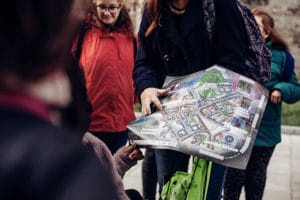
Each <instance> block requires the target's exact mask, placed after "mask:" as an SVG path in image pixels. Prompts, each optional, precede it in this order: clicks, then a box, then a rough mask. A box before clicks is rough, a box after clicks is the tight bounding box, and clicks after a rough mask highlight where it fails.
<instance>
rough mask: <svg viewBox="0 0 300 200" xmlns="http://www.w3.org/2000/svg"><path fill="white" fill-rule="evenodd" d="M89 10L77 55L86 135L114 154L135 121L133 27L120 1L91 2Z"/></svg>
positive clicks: (96, 0)
mask: <svg viewBox="0 0 300 200" xmlns="http://www.w3.org/2000/svg"><path fill="white" fill-rule="evenodd" d="M91 7H92V9H91V13H90V14H89V15H88V17H87V19H86V23H87V24H88V28H87V30H86V31H85V32H84V35H83V37H82V41H81V42H80V43H81V47H80V48H81V51H80V55H79V56H78V58H79V63H80V64H81V66H82V69H83V72H84V76H85V79H86V88H87V95H88V99H89V101H90V103H91V105H92V112H91V123H90V126H89V132H90V133H92V134H93V135H94V136H96V137H97V138H99V139H101V140H102V141H103V142H104V143H105V144H106V145H107V146H108V148H109V149H110V151H111V152H112V153H115V152H116V151H117V150H118V149H119V148H120V147H122V146H124V145H125V144H126V142H127V131H126V125H127V124H128V123H129V122H130V121H132V120H134V119H135V115H134V110H133V105H134V88H133V80H132V71H133V66H134V45H135V42H134V40H135V37H134V32H133V24H132V21H131V19H130V17H129V14H128V11H127V9H126V7H125V5H124V2H123V0H94V1H93V4H92V6H91ZM78 43H79V42H78V40H76V42H74V45H73V47H74V48H73V50H74V51H75V50H76V48H78ZM74 51H73V52H74Z"/></svg>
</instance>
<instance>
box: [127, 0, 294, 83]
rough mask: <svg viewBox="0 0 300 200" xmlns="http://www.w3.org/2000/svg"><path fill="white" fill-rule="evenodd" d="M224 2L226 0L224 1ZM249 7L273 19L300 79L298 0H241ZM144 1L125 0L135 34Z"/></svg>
mask: <svg viewBox="0 0 300 200" xmlns="http://www.w3.org/2000/svg"><path fill="white" fill-rule="evenodd" d="M224 1H226V0H224ZM242 1H243V2H244V3H246V4H247V5H249V7H251V8H253V7H258V6H259V7H264V8H265V9H266V10H267V11H268V12H270V13H271V15H272V16H273V17H274V19H275V26H276V28H277V30H278V31H279V32H280V33H281V34H282V35H283V37H284V38H285V39H286V40H287V42H288V44H289V45H290V49H291V52H292V54H293V56H294V57H295V63H296V71H297V76H298V78H299V79H300V0H242ZM144 3H145V0H127V4H128V5H127V6H128V8H129V12H130V15H131V16H132V19H133V21H134V24H135V30H136V32H137V30H138V26H139V23H140V19H141V13H142V10H143V7H144Z"/></svg>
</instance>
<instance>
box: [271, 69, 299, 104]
mask: <svg viewBox="0 0 300 200" xmlns="http://www.w3.org/2000/svg"><path fill="white" fill-rule="evenodd" d="M274 89H275V90H279V91H280V92H281V99H282V101H284V102H286V103H289V104H291V103H295V102H297V101H298V100H300V84H299V82H298V80H297V77H296V74H295V72H294V73H293V75H292V77H291V80H290V82H279V83H277V84H276V85H275V86H274Z"/></svg>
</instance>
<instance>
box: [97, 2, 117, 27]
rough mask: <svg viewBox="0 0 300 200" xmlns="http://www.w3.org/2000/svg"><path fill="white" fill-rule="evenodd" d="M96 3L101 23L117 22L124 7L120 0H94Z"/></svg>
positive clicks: (110, 24)
mask: <svg viewBox="0 0 300 200" xmlns="http://www.w3.org/2000/svg"><path fill="white" fill-rule="evenodd" d="M94 5H95V6H96V10H97V15H98V17H99V20H100V21H101V23H104V24H106V25H109V26H114V25H115V24H116V22H117V20H118V17H119V15H120V10H121V7H122V4H121V1H120V0H94Z"/></svg>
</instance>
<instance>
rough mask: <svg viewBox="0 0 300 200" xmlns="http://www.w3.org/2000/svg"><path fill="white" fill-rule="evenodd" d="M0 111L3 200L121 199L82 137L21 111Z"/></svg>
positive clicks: (0, 109)
mask: <svg viewBox="0 0 300 200" xmlns="http://www.w3.org/2000/svg"><path fill="white" fill-rule="evenodd" d="M0 113H1V115H0V133H1V134H0V149H1V150H0V157H1V161H0V199H22V200H27V199H28V200H29V199H30V200H40V199H45V200H49V199H53V200H54V199H55V200H59V199H65V200H69V199H72V200H76V199H78V200H82V199H89V200H90V199H91V200H92V199H93V200H96V199H97V200H99V199H119V198H118V196H117V195H116V194H117V193H116V188H115V187H114V186H113V183H112V178H111V177H110V176H109V175H108V174H109V173H108V172H107V171H106V170H105V167H104V166H103V165H104V164H103V163H101V162H100V161H98V160H97V158H96V157H95V156H94V155H93V152H90V151H87V149H83V148H84V147H83V146H82V145H81V142H80V141H81V140H80V139H81V138H80V137H78V138H77V139H76V138H75V136H74V135H73V136H71V135H70V134H69V133H68V132H66V131H63V130H61V129H58V128H56V127H54V126H52V125H51V124H50V123H49V122H47V121H46V120H43V119H41V118H39V117H37V116H35V115H32V114H29V113H25V112H23V111H20V110H15V109H7V108H4V107H0ZM78 136H79V135H78Z"/></svg>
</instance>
